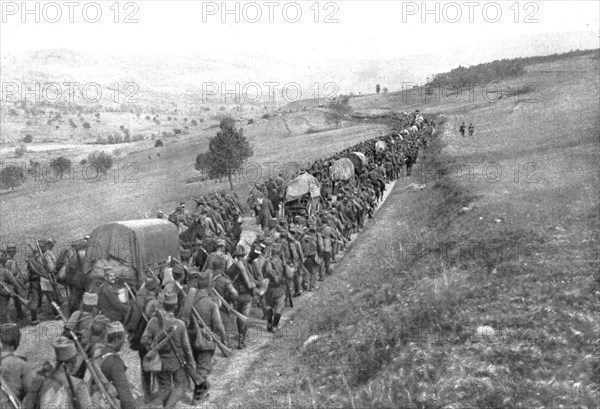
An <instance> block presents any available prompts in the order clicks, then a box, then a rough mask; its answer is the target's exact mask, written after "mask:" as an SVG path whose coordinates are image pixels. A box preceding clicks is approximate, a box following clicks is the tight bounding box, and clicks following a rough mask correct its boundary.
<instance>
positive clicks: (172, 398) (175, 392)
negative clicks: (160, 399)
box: [164, 388, 183, 409]
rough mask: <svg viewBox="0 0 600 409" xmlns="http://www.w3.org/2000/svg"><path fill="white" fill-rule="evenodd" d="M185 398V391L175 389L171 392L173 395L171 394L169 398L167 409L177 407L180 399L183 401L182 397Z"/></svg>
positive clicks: (166, 403)
mask: <svg viewBox="0 0 600 409" xmlns="http://www.w3.org/2000/svg"><path fill="white" fill-rule="evenodd" d="M182 396H183V391H182V390H181V389H179V388H175V389H173V390H172V391H171V393H170V394H169V397H168V398H167V401H166V402H165V406H164V407H165V409H172V408H174V407H175V405H177V402H179V399H181V397H182Z"/></svg>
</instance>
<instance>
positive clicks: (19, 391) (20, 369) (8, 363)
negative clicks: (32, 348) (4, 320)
mask: <svg viewBox="0 0 600 409" xmlns="http://www.w3.org/2000/svg"><path fill="white" fill-rule="evenodd" d="M0 341H1V345H2V349H1V351H2V352H1V353H0V375H1V376H2V384H3V385H2V387H3V388H4V387H6V388H7V389H8V393H10V394H11V395H12V397H13V398H15V399H17V400H18V402H22V401H23V400H24V399H25V397H26V395H27V388H28V374H29V372H30V371H31V367H30V365H29V364H28V363H27V358H25V357H23V356H21V355H18V354H17V353H16V351H17V349H18V348H19V345H20V344H21V331H20V330H19V327H18V326H17V324H12V323H11V324H2V325H0ZM5 392H6V391H5ZM11 406H12V405H11V404H10V403H9V402H8V401H7V400H6V401H5V399H4V397H2V396H1V395H0V407H1V408H10V407H11Z"/></svg>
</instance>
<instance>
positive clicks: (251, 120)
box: [246, 119, 254, 125]
mask: <svg viewBox="0 0 600 409" xmlns="http://www.w3.org/2000/svg"><path fill="white" fill-rule="evenodd" d="M253 123H254V119H248V123H247V124H246V125H252V124H253Z"/></svg>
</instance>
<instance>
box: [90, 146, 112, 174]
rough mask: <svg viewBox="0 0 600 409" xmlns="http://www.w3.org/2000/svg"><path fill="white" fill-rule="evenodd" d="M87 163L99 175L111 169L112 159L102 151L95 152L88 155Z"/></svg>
mask: <svg viewBox="0 0 600 409" xmlns="http://www.w3.org/2000/svg"><path fill="white" fill-rule="evenodd" d="M88 162H89V164H90V165H92V166H93V167H94V168H96V170H97V171H98V172H99V173H103V174H106V172H107V171H108V170H109V169H110V168H112V165H113V157H112V156H111V155H110V154H108V153H106V152H104V151H102V152H101V151H96V152H92V153H90V154H89V155H88Z"/></svg>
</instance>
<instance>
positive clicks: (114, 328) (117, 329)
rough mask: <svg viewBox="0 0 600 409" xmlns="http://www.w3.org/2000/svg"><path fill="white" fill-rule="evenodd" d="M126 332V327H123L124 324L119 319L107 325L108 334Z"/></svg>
mask: <svg viewBox="0 0 600 409" xmlns="http://www.w3.org/2000/svg"><path fill="white" fill-rule="evenodd" d="M124 332H125V328H124V327H123V324H121V322H119V321H114V322H111V323H110V324H108V325H107V326H106V335H108V334H118V333H124Z"/></svg>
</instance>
